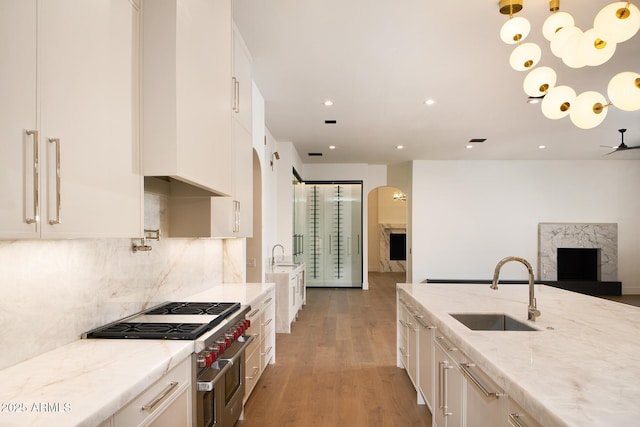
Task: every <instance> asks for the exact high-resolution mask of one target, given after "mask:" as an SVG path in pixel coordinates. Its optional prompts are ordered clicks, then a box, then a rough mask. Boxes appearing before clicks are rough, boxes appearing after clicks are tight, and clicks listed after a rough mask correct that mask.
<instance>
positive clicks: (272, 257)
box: [271, 243, 284, 267]
mask: <svg viewBox="0 0 640 427" xmlns="http://www.w3.org/2000/svg"><path fill="white" fill-rule="evenodd" d="M277 247H280V249H282V258H284V246H282V245H281V244H280V243H278V244H276V245H273V248H271V266H272V267H273V266H274V265H275V263H276V258H275V256H274V253H275V251H276V248H277Z"/></svg>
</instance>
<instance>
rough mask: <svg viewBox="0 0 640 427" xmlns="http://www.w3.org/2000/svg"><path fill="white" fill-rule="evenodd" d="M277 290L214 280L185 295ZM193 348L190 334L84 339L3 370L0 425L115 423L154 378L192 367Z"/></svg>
mask: <svg viewBox="0 0 640 427" xmlns="http://www.w3.org/2000/svg"><path fill="white" fill-rule="evenodd" d="M273 290H274V285H273V284H271V283H264V284H263V283H248V284H226V285H215V286H212V287H211V288H210V289H209V290H207V291H204V292H200V293H198V294H196V295H192V296H189V297H186V298H184V299H182V300H183V301H218V302H239V303H241V304H242V305H245V304H254V303H257V302H259V301H262V300H263V299H264V297H265V296H266V295H267V294H268V293H269V292H272V291H273ZM3 351H10V349H7V348H5V349H3ZM193 352H194V341H189V340H148V339H129V340H126V339H79V340H77V341H74V342H72V343H70V344H68V345H65V346H62V347H59V348H57V349H55V350H52V351H49V352H47V353H44V354H41V355H39V356H37V357H34V358H32V359H29V360H26V361H24V362H22V363H19V364H17V365H14V366H12V367H9V368H7V369H3V370H1V371H0V405H1V407H0V426H3V427H10V426H11V427H12V426H15V427H18V426H19V427H23V426H99V425H100V426H102V425H111V424H110V423H109V422H108V421H109V417H111V416H112V415H113V414H115V413H117V412H118V411H119V410H121V409H122V408H123V407H125V405H127V403H128V402H130V401H131V400H132V399H134V398H135V397H136V396H138V395H139V394H140V393H142V392H143V391H144V390H146V389H147V388H148V387H149V385H150V384H153V383H154V382H155V381H158V380H159V379H161V378H162V377H163V376H166V375H167V374H168V373H171V372H172V371H174V370H175V369H176V368H180V367H181V366H183V365H185V362H186V365H188V367H190V365H191V364H190V362H189V360H188V359H189V358H190V357H191V354H192V353H193ZM189 376H190V375H189ZM181 387H182V385H181ZM105 421H106V422H107V424H102V423H103V422H105ZM116 425H118V424H116Z"/></svg>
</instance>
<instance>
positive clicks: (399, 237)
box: [389, 233, 407, 261]
mask: <svg viewBox="0 0 640 427" xmlns="http://www.w3.org/2000/svg"><path fill="white" fill-rule="evenodd" d="M389 260H391V261H406V260H407V235H406V234H405V233H390V234H389Z"/></svg>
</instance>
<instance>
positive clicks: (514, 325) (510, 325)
mask: <svg viewBox="0 0 640 427" xmlns="http://www.w3.org/2000/svg"><path fill="white" fill-rule="evenodd" d="M450 315H451V317H453V318H454V319H456V320H457V321H458V322H460V323H462V324H463V325H465V326H466V327H467V328H469V329H471V330H473V331H538V329H536V328H533V327H531V326H529V325H527V324H526V323H523V322H520V321H519V320H516V319H514V318H513V317H511V316H508V315H506V314H502V313H456V314H452V313H450Z"/></svg>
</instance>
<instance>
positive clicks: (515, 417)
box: [509, 414, 527, 427]
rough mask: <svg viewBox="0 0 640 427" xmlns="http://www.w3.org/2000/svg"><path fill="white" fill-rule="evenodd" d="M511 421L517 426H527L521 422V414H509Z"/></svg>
mask: <svg viewBox="0 0 640 427" xmlns="http://www.w3.org/2000/svg"><path fill="white" fill-rule="evenodd" d="M509 422H510V423H511V424H512V425H514V426H515V427H527V426H526V425H524V424H522V423H521V422H520V414H509Z"/></svg>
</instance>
